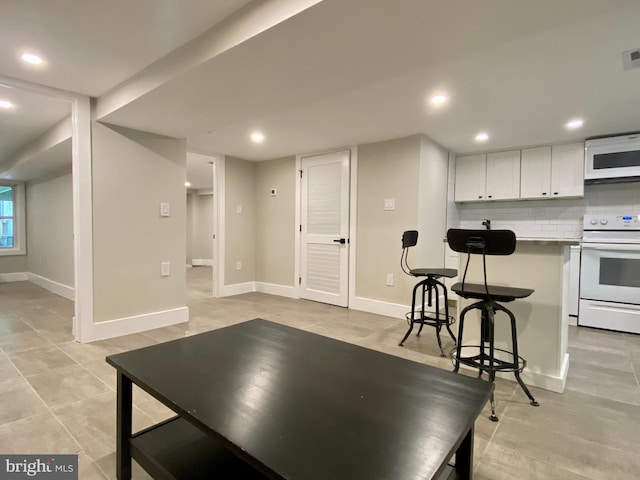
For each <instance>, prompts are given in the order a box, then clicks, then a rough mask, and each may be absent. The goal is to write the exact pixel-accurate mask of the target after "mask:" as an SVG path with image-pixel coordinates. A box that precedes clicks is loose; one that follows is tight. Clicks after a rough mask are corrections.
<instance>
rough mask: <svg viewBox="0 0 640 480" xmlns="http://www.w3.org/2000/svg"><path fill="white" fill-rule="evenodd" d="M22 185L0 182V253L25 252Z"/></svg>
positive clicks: (13, 253) (18, 253)
mask: <svg viewBox="0 0 640 480" xmlns="http://www.w3.org/2000/svg"><path fill="white" fill-rule="evenodd" d="M24 218H25V216H24V185H23V184H9V183H0V255H16V254H17V255H20V254H24V253H26V248H25V247H26V239H25V225H24Z"/></svg>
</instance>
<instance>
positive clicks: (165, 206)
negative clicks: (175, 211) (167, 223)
mask: <svg viewBox="0 0 640 480" xmlns="http://www.w3.org/2000/svg"><path fill="white" fill-rule="evenodd" d="M160 216H161V217H170V216H171V204H170V203H169V202H162V203H160Z"/></svg>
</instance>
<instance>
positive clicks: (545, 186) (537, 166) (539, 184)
mask: <svg viewBox="0 0 640 480" xmlns="http://www.w3.org/2000/svg"><path fill="white" fill-rule="evenodd" d="M520 166H521V170H520V198H550V197H551V147H538V148H525V149H524V150H522V158H521V161H520Z"/></svg>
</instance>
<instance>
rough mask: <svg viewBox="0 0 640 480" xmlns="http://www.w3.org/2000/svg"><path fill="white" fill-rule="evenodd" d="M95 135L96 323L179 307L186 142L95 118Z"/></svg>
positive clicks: (182, 287) (182, 290) (182, 286)
mask: <svg viewBox="0 0 640 480" xmlns="http://www.w3.org/2000/svg"><path fill="white" fill-rule="evenodd" d="M92 136H93V141H92V143H93V235H94V243H93V248H94V321H95V322H102V321H106V320H112V319H116V318H123V317H128V316H133V315H139V314H143V313H151V312H157V311H162V310H167V309H171V308H177V307H182V306H184V305H185V301H186V292H185V268H184V258H185V252H186V238H185V237H186V236H185V231H186V195H185V187H184V182H185V179H186V142H185V141H184V140H177V139H173V138H168V137H162V136H158V135H153V134H149V133H146V132H139V131H135V130H129V129H122V128H117V127H109V126H106V125H103V124H101V123H98V122H94V124H93V131H92ZM161 202H169V203H170V204H171V216H170V217H161V216H160V203H161ZM161 262H171V276H169V277H161V276H160V263H161Z"/></svg>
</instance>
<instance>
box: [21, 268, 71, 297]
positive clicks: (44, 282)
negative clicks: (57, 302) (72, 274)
mask: <svg viewBox="0 0 640 480" xmlns="http://www.w3.org/2000/svg"><path fill="white" fill-rule="evenodd" d="M27 280H29V281H30V282H31V283H34V284H36V285H38V286H39V287H42V288H45V289H47V290H49V291H50V292H52V293H55V294H56V295H60V296H61V297H64V298H66V299H69V300H71V301H74V300H75V299H76V297H75V295H76V294H75V289H74V288H73V287H70V286H68V285H65V284H63V283H60V282H56V281H55V280H51V279H49V278H46V277H43V276H41V275H37V274H35V273H31V272H28V273H27Z"/></svg>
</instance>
